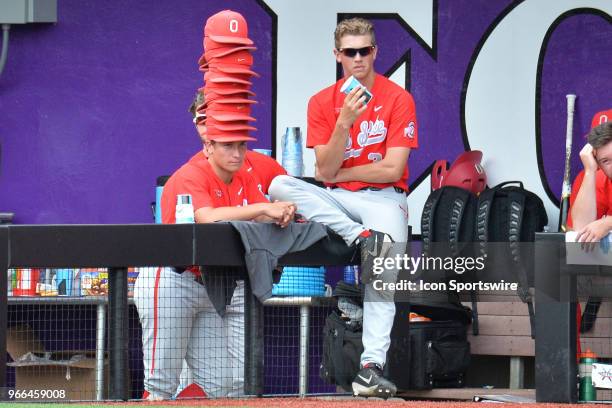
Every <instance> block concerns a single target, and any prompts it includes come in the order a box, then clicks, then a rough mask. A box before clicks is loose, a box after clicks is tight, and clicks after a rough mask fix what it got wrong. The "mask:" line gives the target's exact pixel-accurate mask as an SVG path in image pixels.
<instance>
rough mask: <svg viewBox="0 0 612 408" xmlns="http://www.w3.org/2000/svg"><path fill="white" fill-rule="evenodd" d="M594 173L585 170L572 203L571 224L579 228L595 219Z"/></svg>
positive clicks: (576, 228) (575, 228)
mask: <svg viewBox="0 0 612 408" xmlns="http://www.w3.org/2000/svg"><path fill="white" fill-rule="evenodd" d="M595 188H596V187H595V173H593V172H585V174H584V179H583V180H582V184H581V185H580V190H578V194H577V195H576V200H575V201H574V204H573V205H572V226H573V229H574V230H578V229H581V228H583V227H585V226H586V225H587V224H589V223H591V222H593V221H595V220H596V219H597V195H596V191H595Z"/></svg>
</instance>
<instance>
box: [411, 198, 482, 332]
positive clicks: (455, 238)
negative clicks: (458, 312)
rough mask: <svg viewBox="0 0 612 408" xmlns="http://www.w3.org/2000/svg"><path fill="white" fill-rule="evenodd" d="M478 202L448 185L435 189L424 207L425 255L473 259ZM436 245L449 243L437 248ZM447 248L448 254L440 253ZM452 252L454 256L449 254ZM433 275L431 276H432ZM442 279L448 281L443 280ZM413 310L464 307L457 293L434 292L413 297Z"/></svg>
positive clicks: (475, 321) (474, 314) (474, 318)
mask: <svg viewBox="0 0 612 408" xmlns="http://www.w3.org/2000/svg"><path fill="white" fill-rule="evenodd" d="M477 204H478V199H477V198H476V195H475V194H474V193H472V192H471V191H469V190H466V189H463V188H460V187H454V186H445V187H441V188H438V189H437V190H434V191H433V192H432V193H431V194H430V195H429V197H427V201H426V202H425V205H424V207H423V213H422V215H421V239H422V242H423V255H425V256H443V257H444V256H447V255H451V256H473V255H474V253H473V249H474V246H473V242H474V241H475V239H476V235H475V225H476V209H477ZM436 243H446V244H443V245H441V246H436ZM442 248H443V252H444V253H438V252H439V250H440V249H442ZM449 251H450V253H448V252H449ZM430 276H431V274H430ZM439 279H440V280H442V279H445V278H444V277H439ZM470 295H471V298H472V319H471V320H472V332H473V333H474V334H475V335H476V334H478V308H477V304H476V293H475V292H474V291H472V292H471V293H470ZM411 296H412V303H413V305H414V306H413V308H418V305H420V304H422V305H425V306H433V305H434V304H437V306H438V307H442V308H443V309H444V308H445V306H451V305H452V306H460V303H459V300H458V296H457V294H456V293H448V294H447V295H443V294H441V293H436V292H430V293H425V294H420V293H418V292H414V293H412V294H411ZM468 324H469V322H468Z"/></svg>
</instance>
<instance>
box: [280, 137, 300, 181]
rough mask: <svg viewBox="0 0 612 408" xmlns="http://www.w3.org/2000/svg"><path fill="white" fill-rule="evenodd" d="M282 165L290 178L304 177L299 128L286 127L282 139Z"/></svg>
mask: <svg viewBox="0 0 612 408" xmlns="http://www.w3.org/2000/svg"><path fill="white" fill-rule="evenodd" d="M282 150H283V155H282V161H281V163H282V165H283V167H284V168H285V170H287V173H288V174H289V175H290V176H294V177H302V176H303V175H304V161H303V156H302V154H303V153H302V132H301V131H300V128H299V127H288V128H287V130H286V131H285V134H284V135H283V139H282Z"/></svg>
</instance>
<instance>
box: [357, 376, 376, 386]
mask: <svg viewBox="0 0 612 408" xmlns="http://www.w3.org/2000/svg"><path fill="white" fill-rule="evenodd" d="M357 377H359V378H361V379H362V380H363V381H365V383H366V384H369V383H370V381H372V374H370V378H365V377H363V376H361V375H357Z"/></svg>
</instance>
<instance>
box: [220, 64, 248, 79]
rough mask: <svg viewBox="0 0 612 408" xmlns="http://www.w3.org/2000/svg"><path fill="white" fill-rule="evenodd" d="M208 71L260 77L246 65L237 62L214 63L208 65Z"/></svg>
mask: <svg viewBox="0 0 612 408" xmlns="http://www.w3.org/2000/svg"><path fill="white" fill-rule="evenodd" d="M208 70H209V72H222V73H224V74H230V75H240V76H241V77H244V76H247V77H249V76H254V77H258V78H259V77H260V75H259V74H258V73H257V72H255V71H252V70H250V69H249V67H248V66H247V65H239V64H215V65H211V66H210V67H208Z"/></svg>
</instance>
